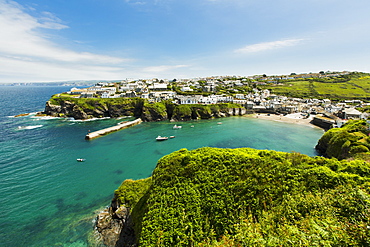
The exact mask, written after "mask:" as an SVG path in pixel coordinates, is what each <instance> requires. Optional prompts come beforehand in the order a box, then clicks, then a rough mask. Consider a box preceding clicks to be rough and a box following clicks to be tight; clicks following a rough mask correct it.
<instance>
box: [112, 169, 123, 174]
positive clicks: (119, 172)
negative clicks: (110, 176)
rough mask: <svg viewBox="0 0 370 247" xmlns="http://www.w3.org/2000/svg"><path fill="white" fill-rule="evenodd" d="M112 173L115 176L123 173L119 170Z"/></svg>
mask: <svg viewBox="0 0 370 247" xmlns="http://www.w3.org/2000/svg"><path fill="white" fill-rule="evenodd" d="M113 173H115V174H122V173H123V171H122V170H120V169H118V170H115V171H114V172H113Z"/></svg>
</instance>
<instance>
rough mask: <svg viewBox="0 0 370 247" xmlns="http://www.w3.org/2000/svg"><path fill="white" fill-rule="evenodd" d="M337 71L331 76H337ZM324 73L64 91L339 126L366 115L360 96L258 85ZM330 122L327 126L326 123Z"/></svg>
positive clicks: (145, 82) (110, 84) (111, 84)
mask: <svg viewBox="0 0 370 247" xmlns="http://www.w3.org/2000/svg"><path fill="white" fill-rule="evenodd" d="M345 73H347V72H340V73H336V74H333V73H331V74H330V76H331V77H333V76H339V75H343V74H345ZM325 76H327V73H322V72H320V73H315V74H312V73H311V74H301V75H295V74H293V73H292V74H291V75H287V76H278V77H277V76H274V77H268V76H265V75H262V76H253V77H235V76H233V77H229V76H225V77H207V78H195V79H178V80H177V79H173V80H171V81H170V80H158V79H151V80H133V79H126V80H123V81H120V82H99V83H96V84H95V85H94V86H92V87H88V88H82V89H78V88H72V89H71V90H70V91H69V92H67V93H68V94H69V95H70V96H71V97H79V98H121V97H123V98H134V97H140V98H144V99H146V100H148V101H149V102H153V103H154V102H160V101H163V100H170V101H172V102H173V103H176V104H219V103H234V104H239V105H242V106H244V107H245V109H246V112H247V113H266V114H283V115H286V114H297V113H299V114H300V116H301V117H303V118H308V117H310V116H311V117H312V116H315V118H313V121H314V122H315V121H316V124H317V125H322V127H324V128H330V127H332V126H340V125H341V124H342V123H343V122H344V121H345V120H347V119H367V117H368V114H367V113H362V112H360V111H358V110H357V109H356V107H364V106H366V105H368V104H367V103H364V102H363V101H361V100H344V101H343V102H332V101H331V100H329V99H314V98H308V99H303V98H290V97H286V96H281V95H275V94H272V93H271V92H270V90H268V89H259V87H258V86H259V85H263V84H266V83H277V82H278V81H279V80H288V79H294V78H304V77H310V78H312V77H325ZM329 126H330V127H329Z"/></svg>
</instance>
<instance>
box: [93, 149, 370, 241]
mask: <svg viewBox="0 0 370 247" xmlns="http://www.w3.org/2000/svg"><path fill="white" fill-rule="evenodd" d="M369 188H370V165H369V163H366V162H364V161H362V160H354V161H338V160H336V159H327V158H323V157H309V156H306V155H301V154H298V153H284V152H276V151H266V150H254V149H249V148H240V149H218V148H200V149H196V150H192V151H188V150H186V149H182V150H179V151H176V152H174V153H172V154H169V155H167V156H164V157H163V158H161V159H160V160H159V161H158V163H157V166H156V168H155V170H154V171H153V174H152V176H151V178H148V179H145V180H138V181H133V180H127V181H125V182H123V183H122V185H121V186H120V187H119V188H118V189H117V190H116V191H115V197H114V200H113V202H112V205H111V207H110V208H112V210H110V212H111V216H109V217H111V218H120V219H122V218H125V217H128V218H129V219H130V220H131V223H127V224H126V222H127V221H124V220H123V221H122V220H120V222H123V223H122V224H123V225H125V224H126V227H129V228H130V226H131V228H130V231H128V232H131V233H132V234H134V235H132V234H131V235H130V234H129V235H128V239H126V240H125V236H126V235H127V234H122V231H121V235H120V236H119V237H117V238H118V240H117V241H116V242H114V241H113V242H111V245H109V244H108V242H106V243H107V245H108V246H136V245H137V246H211V247H212V246H214V247H216V246H369V245H370V229H369V224H370V222H369V217H370V211H369V208H370V194H369V193H370V189H369ZM118 206H119V207H118ZM122 207H124V208H129V211H128V210H123V211H125V212H127V213H128V214H125V217H120V216H119V215H118V216H117V213H115V212H117V210H115V209H116V208H122ZM108 211H109V210H108ZM109 217H108V218H109ZM97 222H98V223H97V224H100V223H99V222H100V220H98V221H97ZM123 228H124V227H122V229H123ZM126 232H127V231H126ZM116 236H118V234H116ZM133 237H134V239H135V243H133V242H132V240H133Z"/></svg>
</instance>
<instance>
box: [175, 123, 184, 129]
mask: <svg viewBox="0 0 370 247" xmlns="http://www.w3.org/2000/svg"><path fill="white" fill-rule="evenodd" d="M173 128H174V129H181V128H182V126H178V125H176V124H175V125H174V126H173Z"/></svg>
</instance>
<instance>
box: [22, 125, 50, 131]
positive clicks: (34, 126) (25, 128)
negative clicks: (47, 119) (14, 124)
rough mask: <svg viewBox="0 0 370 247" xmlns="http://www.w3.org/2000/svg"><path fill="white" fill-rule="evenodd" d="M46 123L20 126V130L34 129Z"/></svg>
mask: <svg viewBox="0 0 370 247" xmlns="http://www.w3.org/2000/svg"><path fill="white" fill-rule="evenodd" d="M42 126H44V125H41V124H40V125H31V126H18V128H17V129H18V130H32V129H36V128H40V127H42Z"/></svg>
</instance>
